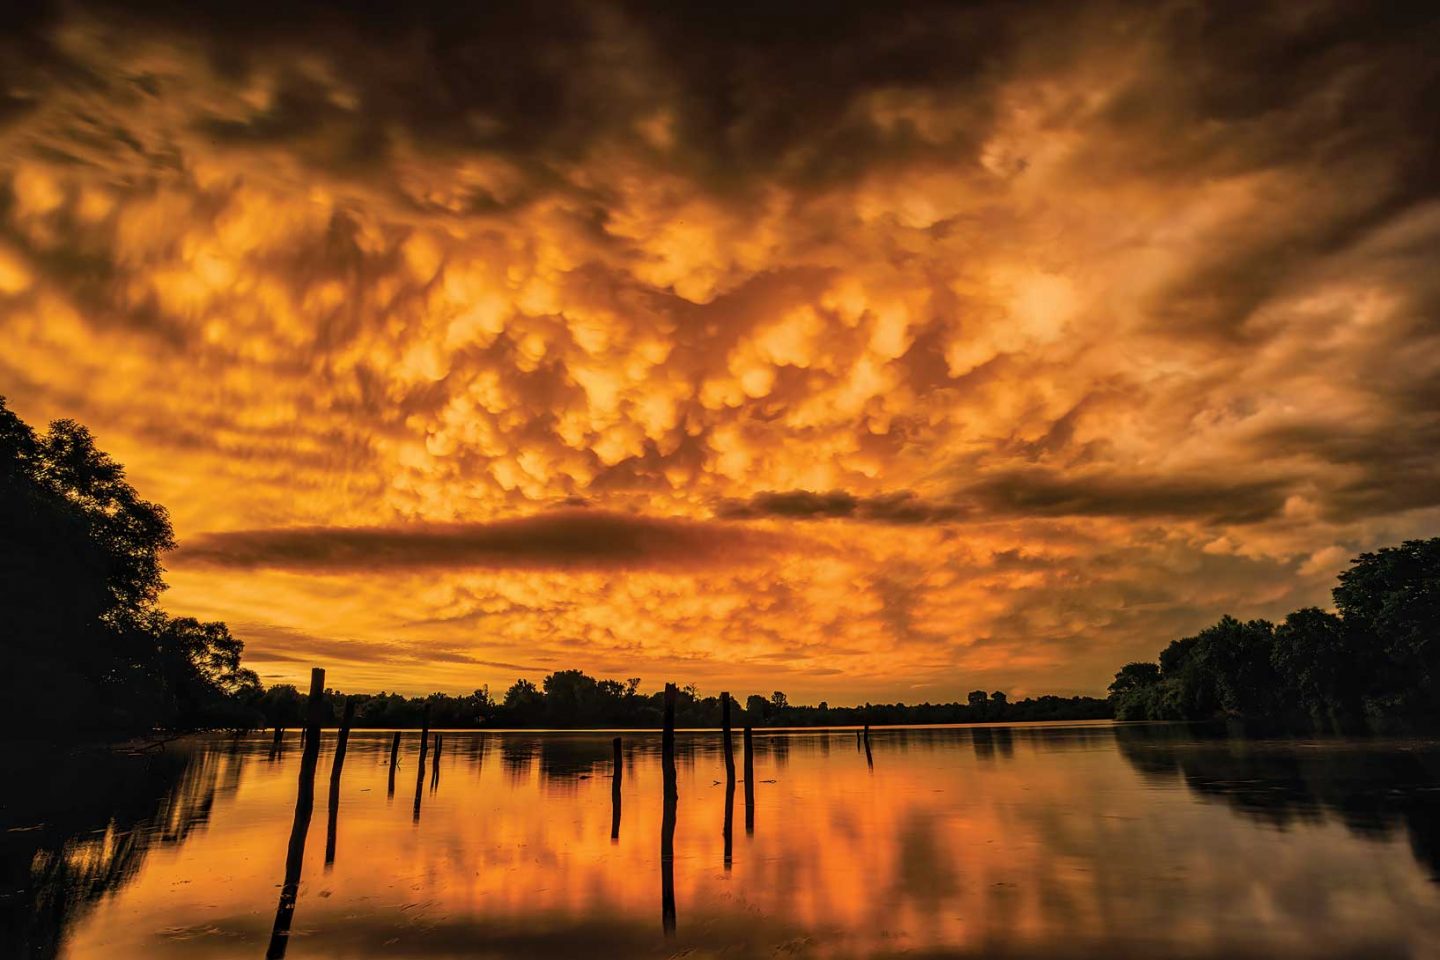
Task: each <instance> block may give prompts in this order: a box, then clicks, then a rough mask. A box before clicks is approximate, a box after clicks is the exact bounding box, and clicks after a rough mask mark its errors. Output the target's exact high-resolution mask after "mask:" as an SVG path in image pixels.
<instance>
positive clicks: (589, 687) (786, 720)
mask: <svg viewBox="0 0 1440 960" xmlns="http://www.w3.org/2000/svg"><path fill="white" fill-rule="evenodd" d="M639 687H640V678H639V677H631V678H629V679H627V680H625V681H624V682H623V683H622V682H621V681H619V680H597V679H596V678H594V677H591V676H589V675H587V674H585V673H583V672H581V671H579V670H558V671H556V672H555V673H552V674H550V675H549V676H547V677H546V678H545V680H544V681H543V683H541V684H540V686H538V687H537V686H536V685H535V684H534V683H532V682H531V681H529V680H523V679H522V680H517V681H515V683H513V684H512V685H511V686H510V687H509V688H508V689H507V690H506V691H505V692H504V694H503V695H501V696H499V697H495V696H492V694H491V692H490V690H489V688H488V687H485V688H481V689H479V690H476V691H475V692H474V693H471V694H467V695H464V696H450V695H447V694H443V693H432V694H430V695H429V696H425V697H404V696H401V695H400V694H396V693H379V694H358V695H347V694H343V693H341V692H339V691H335V690H327V691H326V710H327V713H328V719H329V720H330V721H332V722H333V721H334V719H335V718H337V717H339V716H340V715H341V714H342V713H343V712H344V707H345V702H346V701H347V700H349V699H353V700H354V701H355V719H354V726H356V727H418V726H421V725H422V723H428V724H429V725H430V726H431V727H439V728H447V729H457V728H461V729H463V728H478V727H498V728H506V727H557V728H564V727H570V728H583V727H658V726H660V723H661V718H662V716H663V712H664V695H663V693H662V692H661V691H656V692H654V693H641V692H640V689H639ZM255 705H256V707H257V709H258V710H259V712H260V716H261V718H262V723H263V725H264V726H268V727H293V726H297V725H299V723H300V722H301V719H302V718H303V717H304V715H305V713H304V711H305V705H306V695H305V694H304V693H302V692H301V691H300V690H298V689H296V688H295V687H294V686H293V685H291V684H276V685H274V686H272V687H270V688H269V689H267V690H266V691H265V692H264V693H263V694H262V695H261V696H260V697H259V698H258V699H257V700H256V703H255ZM722 710H723V708H722V706H721V702H720V697H719V696H718V694H717V695H713V696H703V697H702V696H701V695H700V692H699V691H698V690H697V689H696V688H695V687H694V686H693V685H690V686H685V687H681V688H680V689H679V691H678V693H677V695H676V703H675V722H676V724H677V725H678V726H681V727H716V726H719V725H720V722H721V714H722ZM1109 716H1110V704H1109V702H1108V701H1106V700H1103V699H1098V698H1095V697H1055V696H1044V697H1036V698H1033V699H1026V700H1020V701H1017V702H1013V703H1012V702H1010V700H1009V699H1008V698H1007V697H1006V695H1005V693H1004V692H1003V691H999V690H997V691H995V692H993V693H988V694H987V693H986V692H985V691H983V690H975V691H973V692H971V693H970V695H969V696H968V697H967V698H966V700H965V702H963V703H961V702H954V703H922V704H905V703H886V704H869V703H867V704H865V705H864V706H854V707H832V706H830V704H829V703H827V702H825V701H821V702H820V704H819V705H817V706H804V705H798V704H792V703H790V701H789V698H788V697H786V695H785V694H784V692H782V691H779V690H777V691H774V692H773V693H771V694H770V696H768V697H766V696H762V695H760V694H751V695H749V696H747V697H744V698H743V699H742V698H738V697H737V698H735V699H734V700H733V701H732V703H731V708H730V717H731V722H732V723H733V724H734V725H735V726H737V727H739V726H743V725H747V724H748V725H750V726H755V727H819V726H858V725H860V724H865V723H871V724H876V725H880V724H901V723H980V722H997V721H1025V720H1095V719H1103V718H1106V717H1109Z"/></svg>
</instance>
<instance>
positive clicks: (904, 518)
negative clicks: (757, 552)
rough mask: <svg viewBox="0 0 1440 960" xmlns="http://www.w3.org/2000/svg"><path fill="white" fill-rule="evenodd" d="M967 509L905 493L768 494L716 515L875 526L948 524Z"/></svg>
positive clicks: (732, 504) (726, 505) (725, 506)
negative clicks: (869, 523)
mask: <svg viewBox="0 0 1440 960" xmlns="http://www.w3.org/2000/svg"><path fill="white" fill-rule="evenodd" d="M969 513H970V510H969V508H968V507H966V506H965V505H962V504H957V503H941V502H933V501H929V500H926V499H924V498H922V497H919V496H916V495H915V494H914V493H912V492H910V491H908V490H902V491H899V492H897V493H885V494H877V495H875V496H868V497H858V496H856V495H854V494H852V493H846V492H845V491H844V490H831V491H829V492H828V493H819V492H815V491H811V490H786V491H767V492H764V493H758V494H756V495H755V496H753V497H751V498H750V499H749V500H743V501H733V500H732V501H726V502H725V503H722V504H721V505H720V506H719V507H718V508H717V509H716V514H717V515H718V516H721V517H724V518H725V519H728V520H751V519H757V518H761V517H783V518H785V519H790V520H831V519H845V520H863V521H870V522H874V523H893V524H922V523H948V522H952V521H955V520H961V519H964V518H965V517H966V516H968V515H969Z"/></svg>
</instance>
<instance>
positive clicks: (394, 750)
mask: <svg viewBox="0 0 1440 960" xmlns="http://www.w3.org/2000/svg"><path fill="white" fill-rule="evenodd" d="M399 765H400V731H399V730H396V731H395V735H394V736H393V737H391V738H390V789H389V790H388V791H387V792H386V794H385V796H386V797H387V798H389V797H394V796H395V768H396V767H398V766H399Z"/></svg>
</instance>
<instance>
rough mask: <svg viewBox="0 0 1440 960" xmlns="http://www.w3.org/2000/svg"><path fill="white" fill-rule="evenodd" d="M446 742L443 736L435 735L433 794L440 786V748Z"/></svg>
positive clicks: (431, 760) (431, 779)
mask: <svg viewBox="0 0 1440 960" xmlns="http://www.w3.org/2000/svg"><path fill="white" fill-rule="evenodd" d="M444 742H445V738H444V737H443V736H441V735H440V734H438V733H437V734H435V756H434V757H432V758H431V759H430V790H431V792H434V790H435V788H436V787H438V786H439V785H440V747H441V745H442V744H443V743H444Z"/></svg>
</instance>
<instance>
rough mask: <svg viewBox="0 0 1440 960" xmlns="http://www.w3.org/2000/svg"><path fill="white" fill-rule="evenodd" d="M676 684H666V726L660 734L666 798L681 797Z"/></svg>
mask: <svg viewBox="0 0 1440 960" xmlns="http://www.w3.org/2000/svg"><path fill="white" fill-rule="evenodd" d="M675 695H676V690H675V684H673V683H667V684H665V726H664V727H663V728H662V730H661V734H660V763H661V767H662V773H663V774H664V779H665V797H666V798H667V799H669V798H676V799H678V798H679V796H680V793H679V790H678V789H677V788H676V786H675Z"/></svg>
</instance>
